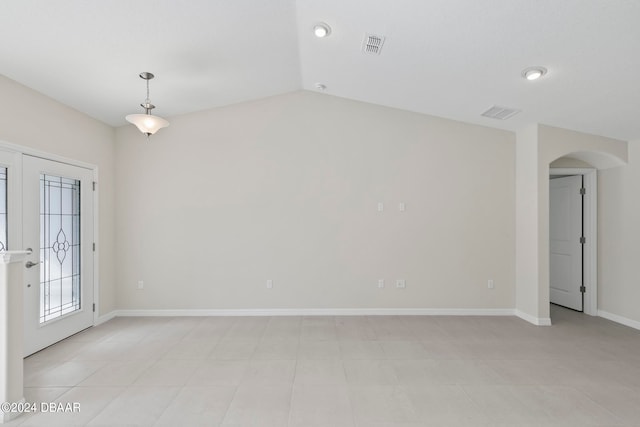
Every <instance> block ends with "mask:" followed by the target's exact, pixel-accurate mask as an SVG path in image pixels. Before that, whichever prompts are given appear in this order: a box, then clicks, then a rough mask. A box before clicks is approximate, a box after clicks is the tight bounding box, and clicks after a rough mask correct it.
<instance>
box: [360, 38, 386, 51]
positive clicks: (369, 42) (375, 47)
mask: <svg viewBox="0 0 640 427" xmlns="http://www.w3.org/2000/svg"><path fill="white" fill-rule="evenodd" d="M383 44H384V36H376V35H374V34H365V35H364V40H363V41H362V51H363V52H364V53H368V54H370V55H380V51H381V50H382V45H383Z"/></svg>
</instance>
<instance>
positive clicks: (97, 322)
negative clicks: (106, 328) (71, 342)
mask: <svg viewBox="0 0 640 427" xmlns="http://www.w3.org/2000/svg"><path fill="white" fill-rule="evenodd" d="M117 315H118V310H114V311H111V312H109V313H107V314H104V315H102V316H99V317H98V318H97V319H96V320H95V322H94V326H98V325H102V324H103V323H105V322H108V321H109V320H111V319H113V318H114V317H116V316H117Z"/></svg>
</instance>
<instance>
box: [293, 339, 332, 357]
mask: <svg viewBox="0 0 640 427" xmlns="http://www.w3.org/2000/svg"><path fill="white" fill-rule="evenodd" d="M341 358H342V354H341V353H340V344H339V342H338V341H336V340H325V341H300V346H299V347H298V359H299V360H318V359H341Z"/></svg>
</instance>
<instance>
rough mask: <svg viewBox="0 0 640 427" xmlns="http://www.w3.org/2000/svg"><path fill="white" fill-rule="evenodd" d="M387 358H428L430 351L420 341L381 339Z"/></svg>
mask: <svg viewBox="0 0 640 427" xmlns="http://www.w3.org/2000/svg"><path fill="white" fill-rule="evenodd" d="M379 343H380V346H381V347H382V350H383V351H384V354H385V356H386V358H387V359H426V358H428V357H429V353H428V352H427V349H426V348H425V346H424V345H423V344H422V343H421V342H419V341H415V340H414V341H379Z"/></svg>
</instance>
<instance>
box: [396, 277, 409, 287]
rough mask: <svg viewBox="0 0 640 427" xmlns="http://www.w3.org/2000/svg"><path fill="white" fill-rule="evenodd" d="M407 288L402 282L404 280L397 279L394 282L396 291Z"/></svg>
mask: <svg viewBox="0 0 640 427" xmlns="http://www.w3.org/2000/svg"><path fill="white" fill-rule="evenodd" d="M406 287H407V284H406V282H405V281H404V279H398V280H396V288H398V289H404V288H406Z"/></svg>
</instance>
